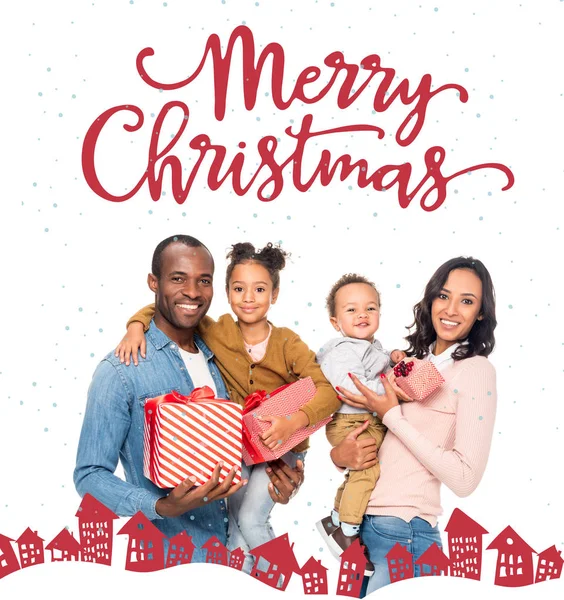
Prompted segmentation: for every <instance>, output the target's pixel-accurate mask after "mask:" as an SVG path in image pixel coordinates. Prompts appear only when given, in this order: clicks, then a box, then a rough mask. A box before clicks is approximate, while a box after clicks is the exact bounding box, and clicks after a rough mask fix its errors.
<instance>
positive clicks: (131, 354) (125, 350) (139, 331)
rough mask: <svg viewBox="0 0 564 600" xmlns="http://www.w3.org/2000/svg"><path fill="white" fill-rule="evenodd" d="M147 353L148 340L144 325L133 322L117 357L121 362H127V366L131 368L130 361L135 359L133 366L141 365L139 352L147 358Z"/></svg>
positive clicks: (120, 344) (116, 352)
mask: <svg viewBox="0 0 564 600" xmlns="http://www.w3.org/2000/svg"><path fill="white" fill-rule="evenodd" d="M139 351H140V352H139ZM146 351H147V340H146V339H145V334H144V332H143V323H140V322H139V321H133V323H130V325H129V327H128V328H127V333H126V334H125V335H124V336H123V339H122V340H121V342H120V343H119V344H118V347H117V348H116V351H115V356H117V357H118V358H119V360H120V362H122V363H123V362H125V364H126V365H127V366H129V362H130V359H131V358H133V364H134V365H135V366H137V365H138V364H139V357H138V352H139V354H141V356H142V357H143V358H145V356H146Z"/></svg>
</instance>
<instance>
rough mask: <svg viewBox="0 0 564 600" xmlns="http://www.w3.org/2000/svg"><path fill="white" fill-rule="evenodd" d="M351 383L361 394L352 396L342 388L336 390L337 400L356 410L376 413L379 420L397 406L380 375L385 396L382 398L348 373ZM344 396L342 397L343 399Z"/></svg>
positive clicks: (383, 378) (396, 398)
mask: <svg viewBox="0 0 564 600" xmlns="http://www.w3.org/2000/svg"><path fill="white" fill-rule="evenodd" d="M349 376H350V378H351V379H352V382H353V383H354V385H355V387H356V389H357V390H358V391H359V392H361V393H360V394H353V393H351V392H349V391H348V390H345V389H344V388H339V387H338V388H337V391H338V392H339V394H340V396H339V399H340V400H342V401H343V402H345V403H346V404H349V405H350V406H354V407H356V408H363V409H365V410H366V411H367V412H371V413H376V414H377V415H378V416H379V417H380V419H383V418H384V415H385V414H386V413H387V412H388V411H389V410H390V409H391V408H394V407H395V406H398V405H399V402H398V397H397V394H396V392H395V391H394V388H393V387H392V385H391V383H390V382H389V381H388V378H387V377H386V376H385V375H384V374H383V373H382V375H380V378H381V380H382V384H383V385H384V390H385V392H386V393H385V394H384V395H383V396H380V395H378V394H377V393H376V392H373V391H372V390H371V389H370V388H369V387H366V386H365V385H364V384H362V383H361V382H360V380H359V379H358V377H356V375H353V374H352V373H349ZM343 396H344V397H343Z"/></svg>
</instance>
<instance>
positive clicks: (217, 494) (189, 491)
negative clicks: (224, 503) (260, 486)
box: [155, 463, 247, 517]
mask: <svg viewBox="0 0 564 600" xmlns="http://www.w3.org/2000/svg"><path fill="white" fill-rule="evenodd" d="M222 466H223V465H222V463H218V464H217V465H216V466H215V469H214V470H213V473H212V476H211V479H210V480H209V481H208V482H206V483H204V485H201V486H199V487H197V488H194V483H195V481H196V479H195V478H194V477H188V479H185V480H184V481H182V482H181V483H179V484H178V485H177V486H176V487H175V488H174V489H173V490H172V491H171V492H170V494H169V495H168V496H165V497H164V498H159V499H158V500H157V503H156V505H155V510H156V511H157V513H158V514H159V515H160V516H161V517H179V516H180V515H183V514H184V513H185V512H188V511H189V510H193V509H194V508H199V507H200V506H203V505H204V504H207V503H209V502H213V501H214V500H222V499H223V498H227V497H228V496H232V495H233V494H234V493H235V492H237V491H239V490H240V489H241V488H242V487H243V486H244V485H247V480H246V479H243V481H241V482H240V483H237V484H236V485H231V482H232V481H233V477H235V472H236V468H235V467H233V468H232V469H231V471H230V472H229V475H227V477H226V478H225V479H224V480H223V481H222V482H221V483H219V472H220V470H221V467H222Z"/></svg>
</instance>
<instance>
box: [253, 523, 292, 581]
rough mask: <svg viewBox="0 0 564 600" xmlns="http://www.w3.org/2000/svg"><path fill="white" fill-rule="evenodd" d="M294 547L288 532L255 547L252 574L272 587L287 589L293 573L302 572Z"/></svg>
mask: <svg viewBox="0 0 564 600" xmlns="http://www.w3.org/2000/svg"><path fill="white" fill-rule="evenodd" d="M293 548H294V544H292V545H291V546H290V542H289V540H288V534H287V533H284V534H283V535H279V536H278V537H277V538H274V539H273V540H269V541H268V542H266V543H264V544H261V545H260V546H257V547H256V548H253V549H252V550H251V554H252V555H253V556H254V557H255V564H254V565H253V568H252V570H251V576H252V577H255V578H256V579H258V580H259V581H262V582H263V583H266V585H269V586H270V587H273V588H277V589H279V590H285V589H286V586H287V585H288V583H289V581H290V578H291V577H292V574H293V573H298V574H299V573H300V566H299V565H298V563H297V561H296V557H295V556H294V550H293Z"/></svg>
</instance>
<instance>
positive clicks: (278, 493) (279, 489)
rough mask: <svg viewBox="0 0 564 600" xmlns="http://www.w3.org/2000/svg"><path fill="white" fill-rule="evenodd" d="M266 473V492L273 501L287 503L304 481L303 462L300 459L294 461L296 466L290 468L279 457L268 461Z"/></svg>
mask: <svg viewBox="0 0 564 600" xmlns="http://www.w3.org/2000/svg"><path fill="white" fill-rule="evenodd" d="M266 473H267V474H268V476H269V477H270V483H269V484H268V493H269V494H270V497H271V498H272V499H273V500H274V502H278V504H288V502H289V501H290V500H291V499H292V498H293V497H294V496H295V495H296V494H297V493H298V490H299V489H300V485H302V483H303V481H304V463H303V461H302V460H298V461H297V462H296V468H295V469H292V467H290V466H289V465H287V464H286V463H285V462H284V461H283V460H282V459H281V458H279V459H277V460H273V461H272V462H269V463H268V467H267V468H266Z"/></svg>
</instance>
